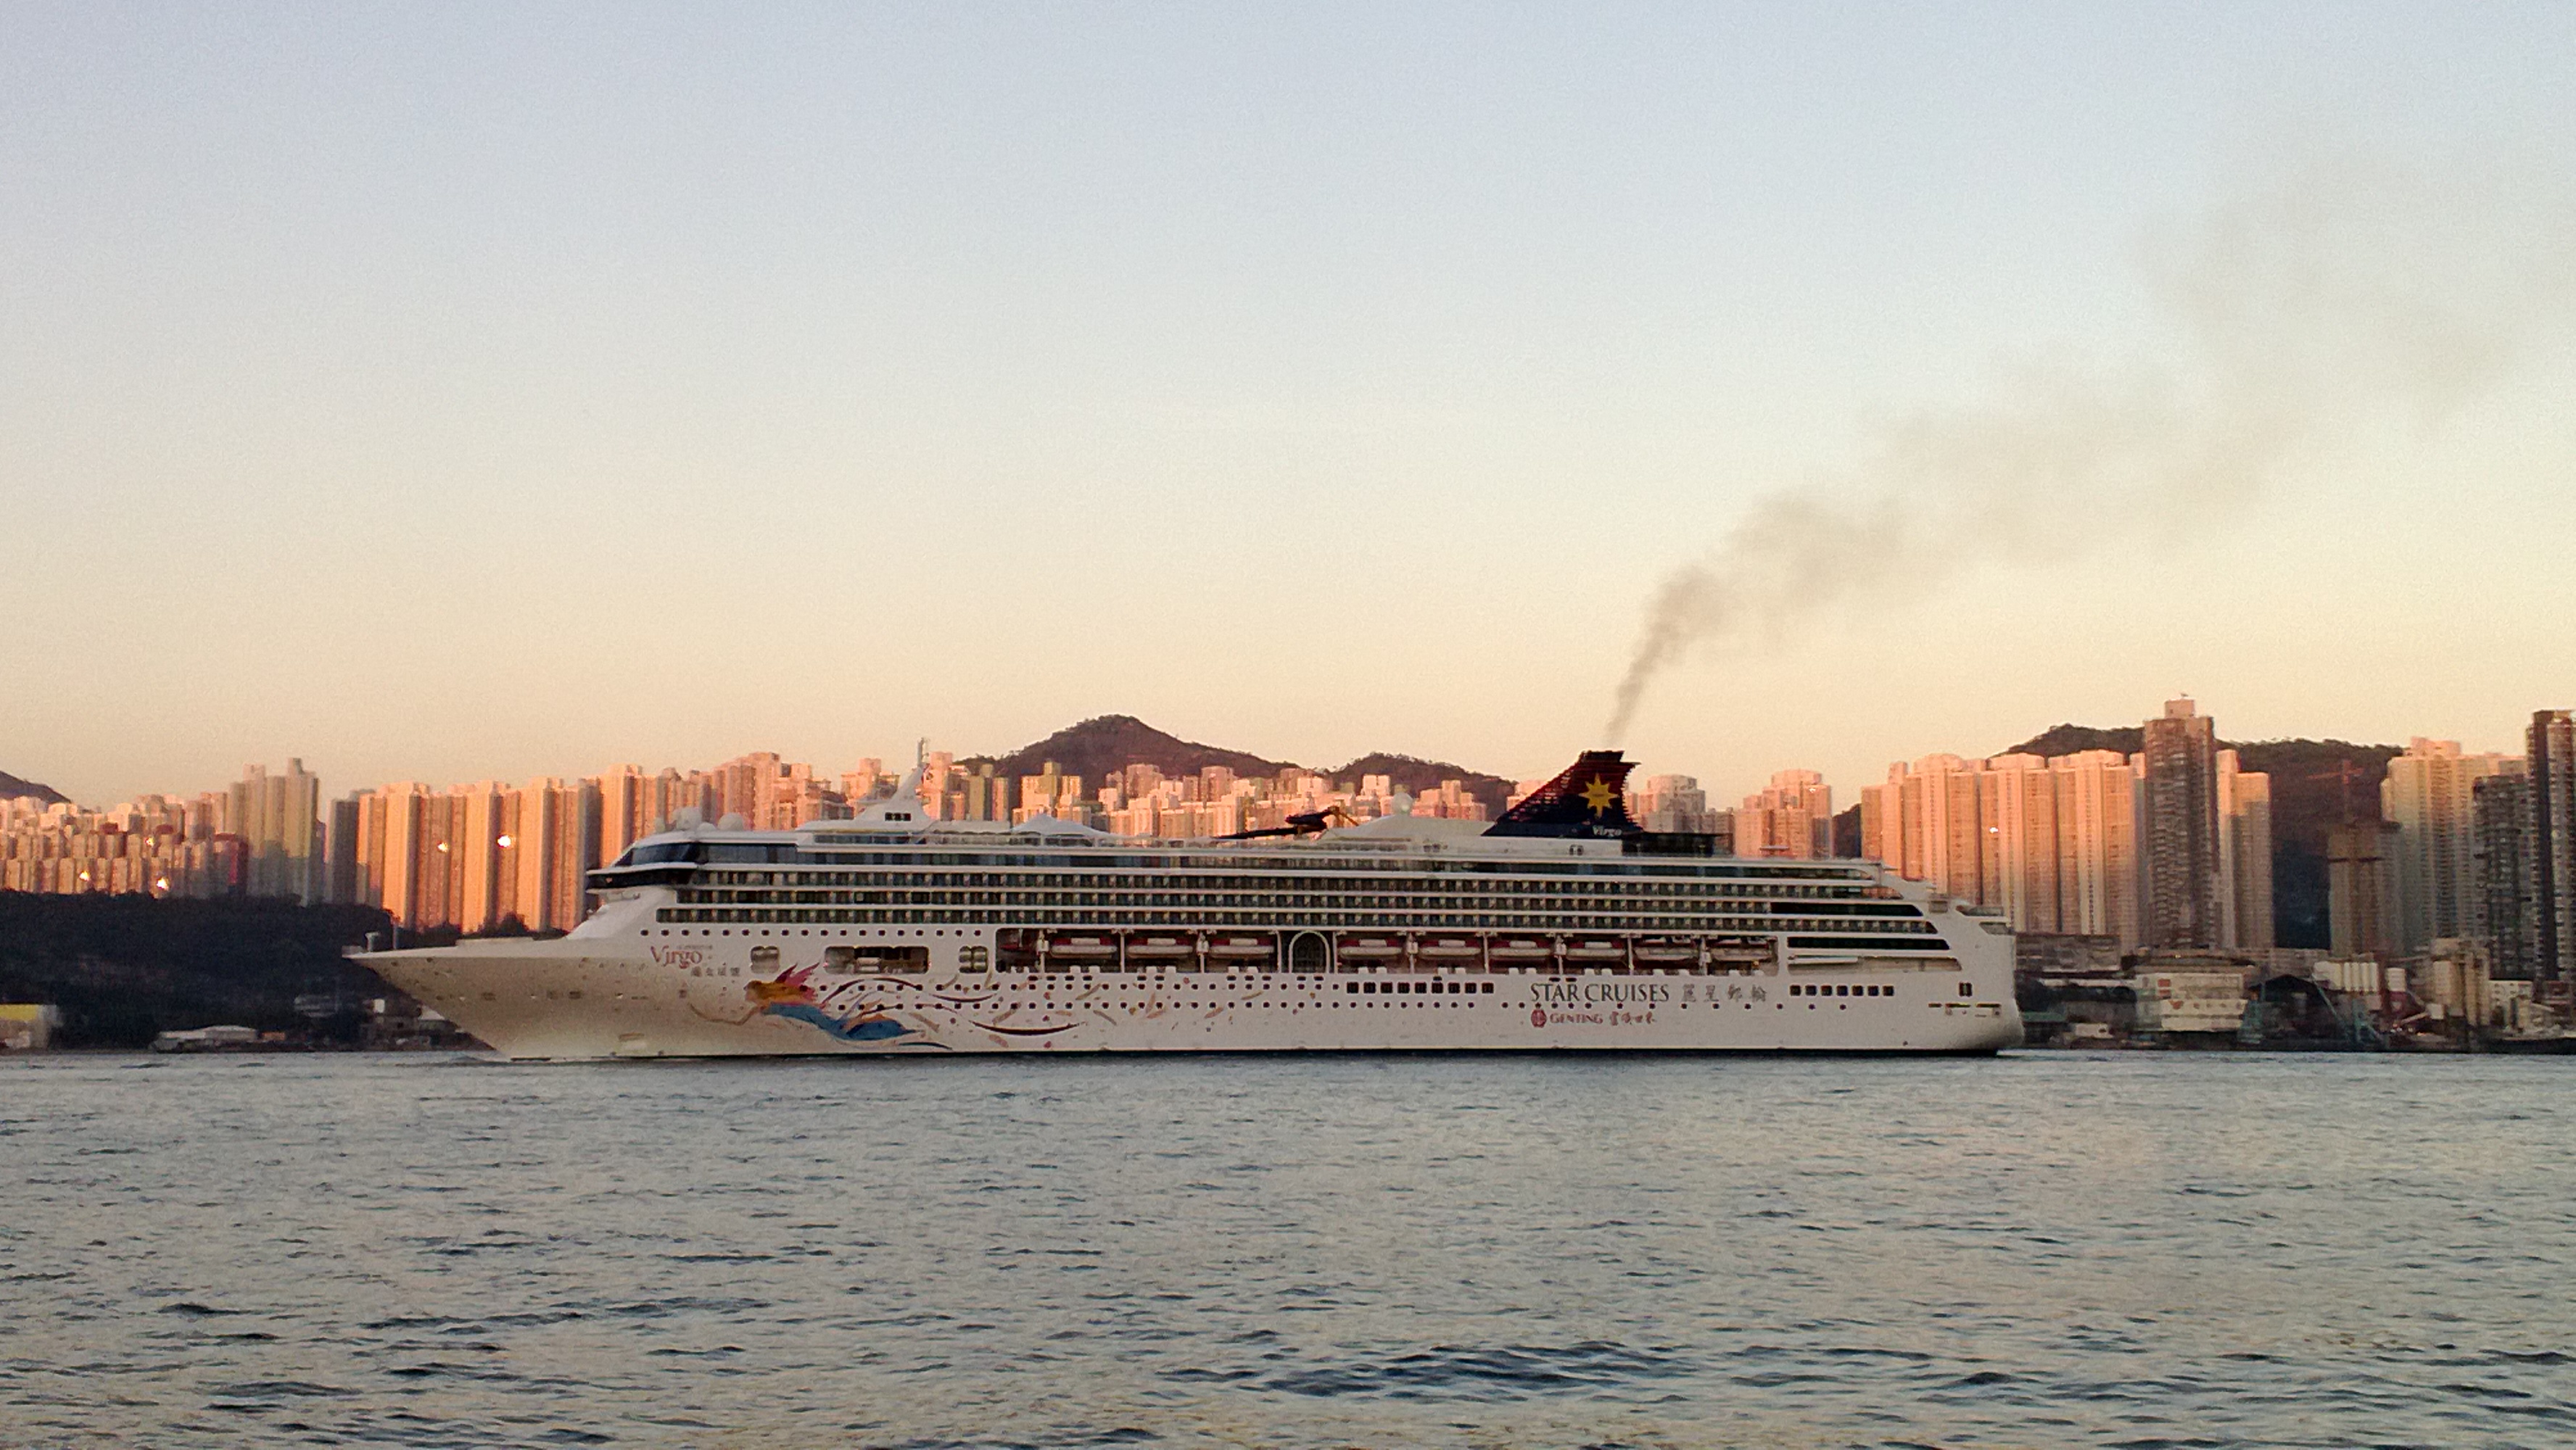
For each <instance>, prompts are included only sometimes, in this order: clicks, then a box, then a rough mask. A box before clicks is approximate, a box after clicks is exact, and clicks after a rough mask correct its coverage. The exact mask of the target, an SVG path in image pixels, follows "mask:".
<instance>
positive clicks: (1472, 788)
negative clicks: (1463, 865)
mask: <svg viewBox="0 0 2576 1450" xmlns="http://www.w3.org/2000/svg"><path fill="white" fill-rule="evenodd" d="M1322 773H1323V774H1325V775H1329V776H1331V777H1332V778H1333V779H1335V780H1347V781H1351V782H1354V783H1356V782H1357V781H1358V780H1359V779H1360V777H1362V776H1368V775H1388V776H1393V777H1395V783H1396V784H1397V785H1398V786H1400V787H1402V788H1403V789H1404V791H1405V792H1406V793H1407V794H1410V795H1420V794H1422V793H1423V792H1424V791H1427V790H1437V789H1439V788H1440V782H1442V781H1444V780H1454V781H1457V782H1458V783H1459V784H1461V785H1463V786H1465V787H1466V788H1467V793H1468V794H1469V795H1472V796H1474V797H1475V798H1476V799H1478V800H1480V801H1483V802H1484V803H1485V814H1486V816H1488V817H1494V816H1499V815H1501V814H1502V813H1503V808H1504V806H1505V804H1506V803H1507V802H1509V801H1510V800H1511V798H1512V790H1513V788H1514V783H1513V782H1511V781H1508V780H1505V779H1503V778H1502V777H1501V776H1499V775H1483V774H1479V773H1478V772H1476V771H1472V770H1469V769H1467V768H1466V767H1464V766H1459V765H1451V764H1450V763H1449V762H1447V761H1445V760H1421V759H1417V758H1416V757H1414V756H1410V755H1388V754H1385V753H1384V752H1380V753H1378V754H1375V755H1363V756H1361V757H1360V758H1359V759H1357V760H1354V761H1352V762H1351V763H1350V764H1348V765H1345V766H1343V767H1342V768H1341V769H1339V770H1327V771H1324V772H1322Z"/></svg>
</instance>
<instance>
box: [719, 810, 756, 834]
mask: <svg viewBox="0 0 2576 1450" xmlns="http://www.w3.org/2000/svg"><path fill="white" fill-rule="evenodd" d="M716 829H717V830H719V831H748V830H750V829H751V822H749V821H747V820H744V819H743V816H742V812H740V811H727V812H725V817H724V819H723V820H720V821H718V822H716Z"/></svg>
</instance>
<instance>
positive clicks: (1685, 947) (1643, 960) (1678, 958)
mask: <svg viewBox="0 0 2576 1450" xmlns="http://www.w3.org/2000/svg"><path fill="white" fill-rule="evenodd" d="M1637 965H1638V966H1641V967H1691V966H1697V965H1699V943H1697V942H1695V941H1692V940H1690V939H1688V938H1686V937H1669V936H1649V937H1639V938H1638V939H1637Z"/></svg>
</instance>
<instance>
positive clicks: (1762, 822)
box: [1735, 770, 1834, 861]
mask: <svg viewBox="0 0 2576 1450" xmlns="http://www.w3.org/2000/svg"><path fill="white" fill-rule="evenodd" d="M1833 829H1834V791H1833V787H1831V786H1829V785H1827V784H1825V778H1824V777H1823V776H1821V775H1819V774H1817V773H1816V772H1814V771H1812V770H1783V771H1780V772H1777V773H1776V774H1774V775H1773V776H1772V777H1771V784H1770V785H1769V786H1768V787H1766V788H1764V789H1762V790H1760V791H1756V792H1755V793H1754V794H1752V795H1749V796H1746V797H1745V798H1744V805H1743V807H1742V808H1741V809H1739V810H1738V811H1736V813H1735V850H1736V854H1738V855H1742V856H1780V857H1786V858H1788V859H1790V860H1793V861H1809V860H1814V859H1816V858H1818V857H1822V856H1830V855H1832V854H1833Z"/></svg>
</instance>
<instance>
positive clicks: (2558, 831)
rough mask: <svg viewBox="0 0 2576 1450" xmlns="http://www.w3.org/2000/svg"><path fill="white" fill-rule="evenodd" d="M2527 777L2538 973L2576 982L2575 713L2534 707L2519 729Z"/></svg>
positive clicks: (2563, 980) (2550, 977)
mask: <svg viewBox="0 0 2576 1450" xmlns="http://www.w3.org/2000/svg"><path fill="white" fill-rule="evenodd" d="M2523 746H2524V751H2523V758H2524V759H2525V761H2526V762H2528V765H2527V771H2528V774H2529V775H2530V777H2531V874H2532V914H2533V919H2534V925H2535V927H2536V928H2537V932H2536V936H2537V941H2536V942H2535V946H2536V947H2537V949H2538V952H2537V955H2538V960H2537V962H2535V963H2534V966H2535V969H2536V972H2537V975H2538V976H2540V977H2542V978H2544V979H2549V980H2555V981H2559V982H2576V716H2571V715H2570V714H2569V712H2567V711H2565V710H2537V711H2534V712H2533V713H2532V716H2531V728H2530V729H2529V730H2528V731H2526V732H2525V733H2524V735H2523Z"/></svg>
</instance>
